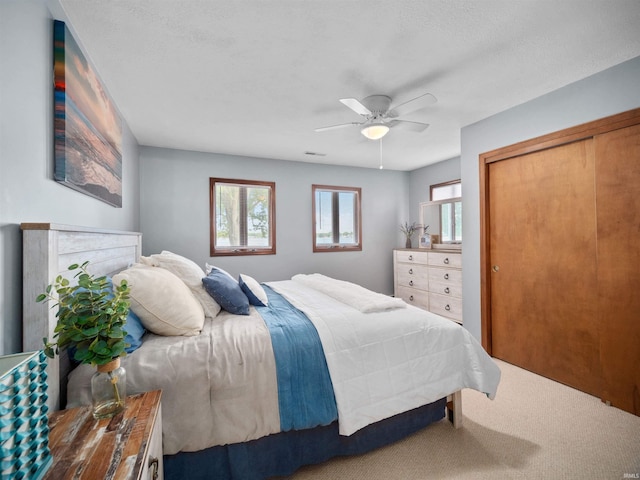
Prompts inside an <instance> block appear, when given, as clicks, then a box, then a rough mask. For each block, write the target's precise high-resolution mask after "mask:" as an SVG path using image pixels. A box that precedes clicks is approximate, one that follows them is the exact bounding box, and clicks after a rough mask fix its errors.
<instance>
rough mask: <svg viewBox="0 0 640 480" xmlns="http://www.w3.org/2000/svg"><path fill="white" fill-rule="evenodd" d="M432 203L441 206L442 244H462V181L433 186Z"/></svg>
mask: <svg viewBox="0 0 640 480" xmlns="http://www.w3.org/2000/svg"><path fill="white" fill-rule="evenodd" d="M449 200H450V201H449ZM431 201H432V202H437V203H438V204H439V206H440V242H441V243H460V242H462V183H461V182H460V180H453V181H451V182H446V183H439V184H437V185H431Z"/></svg>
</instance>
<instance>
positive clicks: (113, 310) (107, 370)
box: [36, 262, 130, 418]
mask: <svg viewBox="0 0 640 480" xmlns="http://www.w3.org/2000/svg"><path fill="white" fill-rule="evenodd" d="M88 264H89V262H85V263H83V264H82V265H78V264H73V265H70V266H69V270H78V272H77V273H76V274H75V275H74V278H76V279H77V283H76V284H74V285H71V282H70V281H69V279H67V278H64V277H63V276H62V275H58V277H56V279H55V281H54V282H53V283H52V284H50V285H48V286H47V287H46V290H45V293H41V294H40V295H38V297H37V298H36V301H37V302H43V301H45V300H53V301H54V302H57V303H55V304H54V305H53V306H52V308H55V307H57V308H58V311H57V313H56V316H57V317H58V321H57V324H56V327H55V329H54V335H53V336H54V338H56V339H57V341H55V342H50V341H49V339H48V338H43V342H44V353H45V355H47V356H48V357H49V358H54V356H55V355H57V354H58V355H59V354H60V351H61V350H63V349H65V348H67V349H69V354H70V356H72V357H73V359H74V360H76V361H77V362H80V363H86V364H89V365H93V366H95V367H96V370H97V371H96V373H95V374H94V375H93V377H92V379H91V395H92V399H93V416H94V417H95V418H109V417H112V416H113V415H115V414H116V413H119V412H121V411H122V410H123V409H124V406H125V397H126V372H125V370H124V368H123V367H121V366H120V357H123V356H125V355H126V352H125V348H126V347H127V344H126V343H125V336H126V334H127V332H126V331H125V330H124V326H125V324H126V321H127V314H128V313H129V305H130V304H129V286H128V285H127V282H126V281H125V280H123V281H122V282H121V283H120V285H117V286H115V287H114V286H112V282H111V279H109V278H107V277H106V276H101V277H97V278H96V277H94V276H93V275H92V274H90V273H89V272H88V271H87V265H88Z"/></svg>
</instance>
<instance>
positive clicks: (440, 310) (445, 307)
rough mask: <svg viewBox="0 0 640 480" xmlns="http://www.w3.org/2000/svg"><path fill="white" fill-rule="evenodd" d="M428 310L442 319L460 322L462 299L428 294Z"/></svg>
mask: <svg viewBox="0 0 640 480" xmlns="http://www.w3.org/2000/svg"><path fill="white" fill-rule="evenodd" d="M429 310H430V311H432V312H433V313H437V314H438V315H442V316H443V317H448V318H453V319H454V320H457V321H459V322H461V321H462V299H460V298H454V297H448V296H446V295H438V294H437V293H429Z"/></svg>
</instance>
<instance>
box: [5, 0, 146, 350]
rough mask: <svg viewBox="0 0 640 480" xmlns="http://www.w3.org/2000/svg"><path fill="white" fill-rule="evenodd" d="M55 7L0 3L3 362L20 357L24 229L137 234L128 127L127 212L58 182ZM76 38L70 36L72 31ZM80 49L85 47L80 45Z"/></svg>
mask: <svg viewBox="0 0 640 480" xmlns="http://www.w3.org/2000/svg"><path fill="white" fill-rule="evenodd" d="M52 11H54V12H56V13H57V15H56V18H58V19H60V20H63V21H64V20H66V19H65V18H63V17H61V16H60V14H59V12H60V9H59V5H58V4H57V3H56V2H51V1H44V0H1V1H0V65H1V68H0V354H8V353H15V352H19V351H21V349H22V276H23V274H26V273H27V272H23V271H22V233H21V230H20V223H22V222H53V223H62V224H68V225H84V226H94V227H101V228H110V229H122V230H137V229H138V228H139V225H138V212H139V197H138V184H139V171H138V146H137V142H136V141H135V139H134V138H133V136H132V135H131V133H130V131H129V130H128V127H127V126H126V125H124V124H123V152H122V154H123V185H122V195H123V200H122V202H123V206H122V208H114V207H112V206H110V205H107V204H106V203H103V202H101V201H99V200H96V199H94V198H92V197H89V196H86V195H83V194H81V193H79V192H76V191H74V190H71V189H70V188H67V187H64V186H62V185H61V184H59V183H57V182H55V181H54V180H53V78H52V75H53V15H52V13H51V12H52ZM71 30H72V28H71ZM76 40H77V41H78V43H79V44H80V45H81V41H80V40H81V39H78V38H77V37H76Z"/></svg>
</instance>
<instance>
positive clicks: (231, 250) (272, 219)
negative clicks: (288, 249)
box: [209, 177, 276, 257]
mask: <svg viewBox="0 0 640 480" xmlns="http://www.w3.org/2000/svg"><path fill="white" fill-rule="evenodd" d="M218 184H224V185H235V186H244V187H268V188H269V189H270V195H269V221H268V224H269V245H270V246H268V247H251V246H246V247H240V248H238V247H228V248H221V247H217V246H216V237H217V225H216V224H217V222H216V185H218ZM244 218H245V223H244V225H243V224H242V223H241V225H240V230H241V231H243V232H246V231H247V227H246V215H244ZM209 254H210V256H212V257H222V256H242V255H275V254H276V183H275V182H266V181H259V180H244V179H234V178H219V177H210V178H209Z"/></svg>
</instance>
